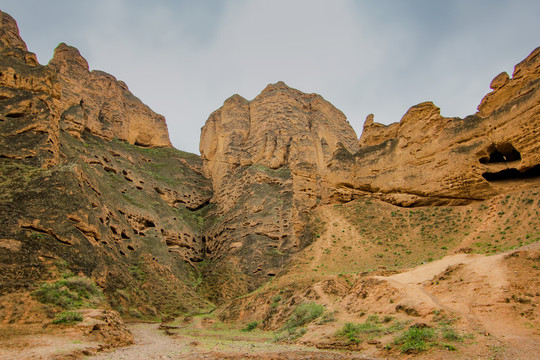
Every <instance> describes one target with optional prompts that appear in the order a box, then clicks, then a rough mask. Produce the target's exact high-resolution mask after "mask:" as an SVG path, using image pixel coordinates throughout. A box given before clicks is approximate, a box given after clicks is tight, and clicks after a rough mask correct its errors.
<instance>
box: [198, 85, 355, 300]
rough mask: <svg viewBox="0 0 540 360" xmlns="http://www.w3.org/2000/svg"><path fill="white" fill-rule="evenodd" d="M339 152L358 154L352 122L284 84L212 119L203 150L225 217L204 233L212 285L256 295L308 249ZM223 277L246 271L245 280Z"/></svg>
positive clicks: (235, 101)
mask: <svg viewBox="0 0 540 360" xmlns="http://www.w3.org/2000/svg"><path fill="white" fill-rule="evenodd" d="M340 148H344V149H346V151H350V152H356V151H358V149H359V147H358V141H357V138H356V135H355V133H354V130H353V129H352V127H351V126H350V125H349V123H348V122H347V121H346V119H345V116H344V115H343V114H342V113H341V112H340V111H339V110H337V109H336V108H335V107H333V106H332V105H331V104H330V103H328V102H327V101H326V100H324V99H323V98H322V97H321V96H319V95H316V94H304V93H302V92H300V91H298V90H295V89H292V88H290V87H288V86H287V85H285V84H284V83H283V82H278V83H276V84H273V85H268V86H267V87H266V89H264V91H263V92H262V93H261V94H260V95H258V96H257V97H256V98H255V99H253V100H252V101H247V100H245V99H244V98H242V97H241V96H238V95H234V96H232V97H231V98H229V99H227V100H226V101H225V103H224V104H223V106H222V107H221V108H220V109H219V110H217V111H215V112H214V113H213V114H212V115H210V117H209V119H208V121H207V122H206V124H205V126H204V127H203V129H202V133H201V145H200V150H201V156H202V158H203V161H204V168H205V173H206V174H207V175H208V176H209V177H210V178H211V179H212V184H213V188H214V196H213V198H212V202H213V203H214V204H216V208H215V210H214V213H215V216H216V217H217V218H219V219H221V220H220V221H219V222H218V223H216V224H213V225H212V226H210V227H209V228H208V229H207V231H206V233H205V234H206V249H207V256H209V258H210V259H213V260H216V261H215V262H214V266H213V267H212V268H211V271H212V273H211V274H210V275H209V276H210V279H212V278H213V277H216V276H217V277H218V278H219V279H220V280H219V281H218V282H220V283H222V282H231V287H232V288H235V287H238V286H240V287H241V288H240V289H236V290H233V291H232V294H234V293H238V292H239V291H240V292H245V291H246V290H248V291H250V290H253V289H255V288H256V287H257V286H258V285H260V284H261V283H262V282H264V281H266V280H267V279H268V278H269V276H270V277H271V276H275V275H276V273H277V272H278V271H279V269H280V268H282V266H283V262H284V260H286V259H287V257H288V256H289V255H290V254H291V253H294V252H296V251H298V250H300V249H302V248H303V247H305V246H306V244H307V243H308V242H309V236H306V235H305V234H302V233H303V230H304V229H305V225H306V222H307V221H308V218H309V210H310V209H312V208H314V207H315V206H317V204H318V203H319V202H320V200H321V198H322V197H323V195H324V194H325V192H326V191H327V187H328V186H327V185H326V184H325V179H324V177H321V175H322V174H323V173H324V172H325V169H326V167H327V166H328V163H329V161H330V159H331V158H332V156H333V154H334V153H335V152H336V150H338V149H340ZM246 259H247V260H248V261H246ZM223 273H227V274H230V273H233V274H234V273H240V274H241V275H239V277H240V279H242V280H243V281H239V279H238V277H237V276H235V277H233V278H231V277H230V276H229V279H231V280H227V279H224V277H223V276H222V275H221V274H223ZM214 285H215V284H214ZM212 288H213V289H214V290H213V291H217V290H219V291H225V289H228V288H229V287H227V286H222V287H216V286H212ZM210 292H211V291H210ZM230 296H231V294H224V293H222V294H219V296H218V295H216V298H223V297H230Z"/></svg>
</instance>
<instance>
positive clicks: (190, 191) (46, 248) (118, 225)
mask: <svg viewBox="0 0 540 360" xmlns="http://www.w3.org/2000/svg"><path fill="white" fill-rule="evenodd" d="M0 20H1V25H2V26H1V27H0V45H1V46H2V47H1V49H0V114H1V117H0V179H1V180H0V183H1V187H0V199H1V201H0V212H1V214H2V216H1V218H0V269H1V270H0V295H4V294H9V293H13V292H24V291H28V290H33V289H35V287H36V285H37V284H39V283H41V282H43V281H46V280H49V279H51V278H54V276H58V273H59V272H65V271H69V272H70V273H75V274H82V275H84V276H87V277H91V278H93V279H94V280H95V281H96V283H97V284H98V285H100V286H101V287H102V288H103V289H104V293H105V295H106V296H107V299H108V302H109V303H110V304H111V305H112V306H113V307H114V308H115V309H116V310H119V311H120V312H121V313H122V314H123V315H129V314H130V312H132V313H133V314H142V315H152V314H154V315H155V314H158V313H161V312H174V311H180V310H182V309H184V310H187V309H199V308H201V307H206V306H207V304H206V302H205V301H202V300H200V297H199V296H198V295H197V294H196V292H195V289H194V286H193V284H194V283H196V281H197V277H198V276H199V275H198V271H197V269H196V263H197V262H200V261H202V260H203V257H204V249H203V246H202V244H203V243H202V240H201V238H202V225H201V218H202V216H203V214H204V211H205V210H204V209H203V208H204V207H205V205H206V204H207V202H208V200H209V199H210V197H211V194H212V189H211V186H210V182H209V181H208V179H206V178H205V177H204V176H203V174H202V161H201V160H200V158H199V157H198V156H196V155H192V154H187V153H183V152H181V151H177V150H175V149H172V148H171V146H170V142H169V138H168V134H167V128H166V125H165V121H164V119H163V117H162V116H160V115H157V114H156V113H154V112H152V111H151V110H150V109H149V108H148V107H147V106H145V105H144V104H142V103H141V101H140V100H138V99H137V98H136V97H134V96H133V95H132V94H131V93H130V92H129V91H128V90H127V87H126V85H125V84H123V83H122V82H119V81H117V80H116V79H115V78H114V77H113V76H111V75H108V74H106V73H103V72H99V71H89V70H88V64H87V62H86V60H85V59H84V58H83V57H82V56H81V55H80V54H79V52H78V51H77V50H76V49H75V48H72V47H69V46H67V45H64V44H61V45H59V46H58V48H57V49H56V51H55V55H54V58H53V59H52V60H51V62H50V64H49V65H47V66H42V65H39V64H38V63H37V61H36V58H35V56H34V54H32V53H30V52H28V51H27V49H26V45H25V44H24V42H23V41H22V39H21V38H20V37H19V35H18V29H17V25H16V23H15V21H14V20H13V19H12V18H11V17H10V16H9V15H7V14H5V13H2V12H0ZM165 164H166V165H165ZM133 309H136V310H137V311H136V312H133V311H132V310H133ZM3 316H7V317H8V318H3ZM10 316H15V315H13V314H10V313H9V312H8V313H4V314H1V316H0V317H2V318H3V321H7V322H15V323H16V322H17V321H19V320H20V319H19V318H18V317H17V316H15V318H10Z"/></svg>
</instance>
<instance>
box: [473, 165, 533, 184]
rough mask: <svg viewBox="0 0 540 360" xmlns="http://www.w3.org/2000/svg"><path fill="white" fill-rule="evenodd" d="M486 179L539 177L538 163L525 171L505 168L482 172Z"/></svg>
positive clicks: (500, 179) (501, 179)
mask: <svg viewBox="0 0 540 360" xmlns="http://www.w3.org/2000/svg"><path fill="white" fill-rule="evenodd" d="M482 176H483V177H484V179H486V180H487V181H503V180H520V179H531V178H537V177H540V165H536V166H533V167H532V168H530V169H527V170H525V171H519V170H518V169H505V170H501V171H496V172H485V173H483V174H482Z"/></svg>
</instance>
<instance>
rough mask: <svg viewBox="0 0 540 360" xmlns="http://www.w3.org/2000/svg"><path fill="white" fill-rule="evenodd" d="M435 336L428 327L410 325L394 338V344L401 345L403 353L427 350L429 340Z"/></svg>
mask: <svg viewBox="0 0 540 360" xmlns="http://www.w3.org/2000/svg"><path fill="white" fill-rule="evenodd" d="M434 336H435V331H434V330H433V329H431V328H428V327H416V326H411V327H410V328H409V329H408V330H407V331H405V332H404V333H403V334H402V335H401V336H399V337H398V338H396V339H395V341H394V342H395V344H396V345H401V351H402V352H404V353H414V352H419V351H424V350H427V348H428V346H429V345H430V340H432V339H433V337H434Z"/></svg>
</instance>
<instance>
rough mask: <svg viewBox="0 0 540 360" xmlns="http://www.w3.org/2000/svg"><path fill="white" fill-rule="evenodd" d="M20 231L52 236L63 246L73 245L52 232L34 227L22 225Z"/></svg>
mask: <svg viewBox="0 0 540 360" xmlns="http://www.w3.org/2000/svg"><path fill="white" fill-rule="evenodd" d="M21 229H28V230H32V231H35V232H38V233H42V234H47V235H50V236H52V237H53V238H54V239H56V240H58V241H59V242H61V243H62V244H64V245H73V244H72V243H71V242H70V241H68V240H65V239H61V238H60V237H59V236H58V235H56V234H55V233H54V232H53V231H52V230H47V229H42V228H39V227H36V226H34V225H22V226H21Z"/></svg>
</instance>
